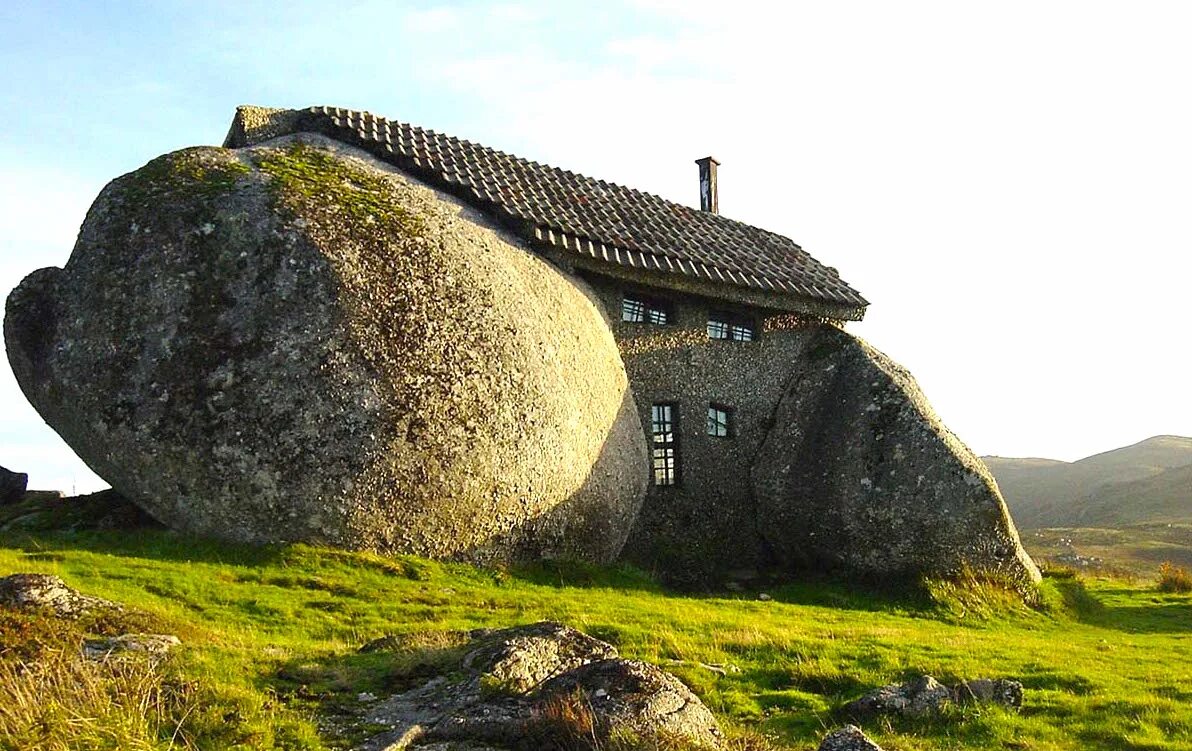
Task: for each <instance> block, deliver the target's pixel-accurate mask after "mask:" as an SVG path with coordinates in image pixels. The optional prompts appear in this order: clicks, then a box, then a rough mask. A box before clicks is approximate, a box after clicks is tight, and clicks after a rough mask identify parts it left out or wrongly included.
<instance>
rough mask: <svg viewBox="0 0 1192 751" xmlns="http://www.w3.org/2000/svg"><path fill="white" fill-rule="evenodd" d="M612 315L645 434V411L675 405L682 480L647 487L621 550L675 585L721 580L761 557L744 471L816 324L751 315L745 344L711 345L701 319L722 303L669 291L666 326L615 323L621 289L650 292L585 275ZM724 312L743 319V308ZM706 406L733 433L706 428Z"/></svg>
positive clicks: (747, 471) (747, 476) (747, 474)
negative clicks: (717, 410)
mask: <svg viewBox="0 0 1192 751" xmlns="http://www.w3.org/2000/svg"><path fill="white" fill-rule="evenodd" d="M589 279H590V281H591V284H592V286H593V287H594V288H595V289H596V290H597V292H598V293H599V295H600V297H601V299H602V300H603V301H604V304H605V306H606V309H607V313H608V315H609V317H610V318H611V319H613V330H614V332H615V333H616V336H617V340H618V343H619V345H620V348H621V356H622V358H623V359H624V361H625V367H626V369H627V371H628V373H629V379H630V382H631V384H632V387H633V393H634V396H635V397H636V398H637V401H638V405H637V406H638V414H639V417H640V419H641V422H642V425H643V427H644V428H645V431H646V440H647V442H648V441H649V440H650V439H651V435H650V431H651V416H650V408H651V406H652V405H653V404H655V403H672V404H674V405H676V407H677V409H678V432H679V442H678V451H679V482H678V484H677V485H676V486H674V487H658V486H654V485H651V487H650V490H649V493H648V495H647V498H646V501H645V503H644V504H643V506H642V511H641V515H640V516H639V518H638V522H637V525H636V526H635V527H634V531H633V533H632V535H630V538H629V542H628V543H627V545H626V548H625V556H626V557H627V558H628V559H629V560H631V561H632V562H634V563H635V564H637V565H640V566H642V567H644V568H646V569H648V570H656V571H659V572H661V573H663V574H664V575H665V577H666V578H667V579H668V580H669V581H671V582H672V583H677V584H707V583H716V582H719V581H722V580H723V579H724V577H725V575H726V573H727V572H733V571H736V572H740V571H741V570H749V569H756V568H757V567H758V566H759V564H761V563H763V562H764V561H763V560H762V557H761V555H760V553H761V549H760V545H759V537H758V534H757V514H756V508H755V504H754V500H753V488H752V484H751V481H750V469H751V468H752V466H753V462H754V458H755V456H756V454H757V451H758V449H759V448H760V447H761V445H762V442H763V440H764V439H765V437H766V433H767V431H768V430H769V428H770V425H771V422H772V420H773V412H774V407H775V405H776V404H777V403H778V401H779V399H780V398H781V397H782V393H783V389H784V387H785V386H786V383H787V380H788V379H789V377H790V368H791V363H793V362H795V361H797V360H798V359H799V358H800V357H801V355H802V352H803V349H804V347H805V345H806V342H807V341H808V339H809V338H810V337H811V334H812V332H813V331H815V329H816V328H817V327H819V326H821V325H822V324H818V323H813V322H808V321H803V320H800V319H798V318H795V317H793V316H787V315H780V316H773V317H771V318H769V319H764V318H761V317H758V318H757V319H756V321H757V323H758V324H759V326H762V325H764V329H765V330H761V329H759V332H758V334H759V335H758V337H757V339H756V340H755V341H752V342H734V341H711V340H709V339H708V333H707V325H708V316H709V314H710V313H712V312H713V311H723V310H724V308H725V306H724V304H717V303H716V302H715V301H712V300H708V299H706V298H700V297H695V296H678V295H673V294H671V295H668V296H667V302H668V303H669V307H670V311H671V313H672V315H673V319H672V322H671V323H670V324H668V325H653V324H647V323H625V322H623V321H620V320H619V319H620V314H621V301H622V298H623V297H624V295H625V294H626V292H629V293H635V294H637V295H639V296H643V295H644V296H646V297H650V296H656V293H651V292H650V291H649V290H646V289H641V288H636V287H634V286H632V285H625V284H622V283H619V282H617V281H614V280H611V279H606V278H601V277H595V276H593V277H589ZM728 312H732V313H737V314H742V315H746V316H748V311H742V310H730V311H728ZM710 404H717V405H721V406H724V407H728V408H730V409H731V410H732V418H731V420H732V435H731V436H729V437H717V436H710V435H708V433H707V410H708V406H709V405H710Z"/></svg>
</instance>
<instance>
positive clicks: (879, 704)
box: [841, 675, 1022, 720]
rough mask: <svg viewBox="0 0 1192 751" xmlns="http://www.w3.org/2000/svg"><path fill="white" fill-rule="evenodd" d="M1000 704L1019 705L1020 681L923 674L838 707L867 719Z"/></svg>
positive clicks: (1020, 701) (933, 713) (850, 715)
mask: <svg viewBox="0 0 1192 751" xmlns="http://www.w3.org/2000/svg"><path fill="white" fill-rule="evenodd" d="M973 703H982V704H999V705H1001V706H1004V707H1008V708H1011V709H1019V708H1021V707H1022V684H1021V683H1019V682H1018V681H1013V680H1004V679H997V680H992V679H988V678H981V679H978V680H972V681H961V682H960V683H957V684H956V685H954V686H945V685H944V684H942V683H940V682H939V681H937V680H936V679H935V678H932V677H931V676H930V675H924V676H922V677H920V678H917V679H915V680H913V681H907V682H906V683H893V684H890V685H888V686H882V687H881V688H879V689H875V690H874V691H871V692H869V693H868V694H865V695H864V696H862V697H861V698H859V699H856V700H854V701H851V702H849V703H848V704H846V705H844V707H842V708H841V712H842V713H843V714H844V715H845V716H846V717H851V718H853V719H855V720H868V719H872V718H874V717H880V716H883V715H896V716H899V717H912V718H914V717H929V716H931V715H936V714H939V713H940V712H942V711H943V710H944V709H945V708H946V707H948V706H949V705H952V704H973Z"/></svg>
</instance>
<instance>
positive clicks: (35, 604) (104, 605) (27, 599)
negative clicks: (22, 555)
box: [0, 574, 120, 618]
mask: <svg viewBox="0 0 1192 751" xmlns="http://www.w3.org/2000/svg"><path fill="white" fill-rule="evenodd" d="M0 607H7V608H14V609H21V610H38V609H44V610H47V611H50V612H52V613H53V614H54V615H56V616H58V617H60V618H78V617H79V616H81V615H84V614H86V613H88V612H92V611H95V610H119V609H120V606H119V605H117V604H116V603H114V602H111V601H109V600H103V599H100V598H98V597H90V596H88V595H84V594H80V593H79V592H78V591H76V590H74V589H71V588H70V587H68V586H67V585H66V582H64V581H62V579H60V578H58V577H57V576H51V575H49V574H11V575H9V576H5V577H4V578H0Z"/></svg>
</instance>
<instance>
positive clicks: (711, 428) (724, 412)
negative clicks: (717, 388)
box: [708, 404, 733, 438]
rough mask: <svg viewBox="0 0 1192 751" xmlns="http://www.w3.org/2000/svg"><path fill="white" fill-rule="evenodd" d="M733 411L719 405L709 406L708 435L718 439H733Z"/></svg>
mask: <svg viewBox="0 0 1192 751" xmlns="http://www.w3.org/2000/svg"><path fill="white" fill-rule="evenodd" d="M732 420H733V411H732V410H731V409H729V408H728V407H722V406H720V405H718V404H709V405H708V435H714V436H716V437H717V438H731V437H732V435H733V424H732Z"/></svg>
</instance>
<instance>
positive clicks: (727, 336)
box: [705, 310, 760, 344]
mask: <svg viewBox="0 0 1192 751" xmlns="http://www.w3.org/2000/svg"><path fill="white" fill-rule="evenodd" d="M713 326H720V327H723V329H724V336H714V335H713V333H712V329H713ZM759 328H760V327H759V326H758V323H757V319H756V318H754V317H752V316H748V315H744V314H741V313H732V312H729V311H727V310H709V311H708V323H707V326H706V327H705V332H706V333H707V336H708V341H711V342H734V343H737V344H747V343H749V342H756V341H757V339H758V330H759ZM738 332H748V336H747V337H746V336H738Z"/></svg>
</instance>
